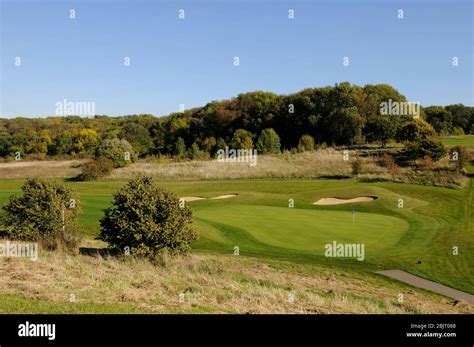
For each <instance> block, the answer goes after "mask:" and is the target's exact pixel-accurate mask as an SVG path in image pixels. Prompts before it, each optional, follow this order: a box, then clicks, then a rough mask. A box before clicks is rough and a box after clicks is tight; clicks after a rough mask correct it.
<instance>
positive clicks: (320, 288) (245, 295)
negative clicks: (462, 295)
mask: <svg viewBox="0 0 474 347" xmlns="http://www.w3.org/2000/svg"><path fill="white" fill-rule="evenodd" d="M0 276H1V277H2V278H3V279H4V280H3V281H0V292H1V293H6V294H21V295H23V296H25V297H27V298H32V299H38V300H42V301H47V302H58V303H63V302H68V301H69V299H70V297H71V295H74V296H75V299H76V302H77V303H92V304H101V303H108V304H113V303H118V302H122V303H123V302H126V303H129V304H132V305H134V307H137V308H138V309H140V310H142V311H143V312H156V313H169V312H175V313H177V312H182V313H186V312H188V313H191V312H213V313H224V312H231V313H245V312H252V313H460V312H462V313H474V307H473V306H472V305H469V304H467V303H458V304H457V305H453V304H452V300H450V299H448V298H444V297H441V296H437V295H432V294H428V293H426V292H424V291H421V290H416V289H410V287H407V286H404V285H399V284H396V283H394V282H391V281H388V280H386V279H384V278H382V277H378V276H376V275H369V276H368V275H363V274H357V273H351V274H350V275H348V274H347V273H344V272H340V271H333V270H331V269H329V268H322V267H319V266H318V267H316V266H311V267H310V266H305V265H296V264H291V263H286V262H282V261H278V262H277V261H272V262H269V263H266V262H262V261H260V260H255V259H252V258H246V257H243V256H222V255H221V256H213V255H193V256H190V257H187V258H174V259H168V260H167V261H166V262H165V265H162V266H157V265H152V264H151V263H149V262H146V261H143V260H128V261H127V260H119V259H116V258H102V257H98V256H85V255H80V256H68V255H65V254H61V253H49V252H43V253H41V254H40V257H39V259H38V261H36V262H32V261H30V260H28V259H19V258H15V259H13V258H11V259H5V258H1V259H0ZM354 276H355V277H354ZM400 293H403V295H404V303H403V304H400V303H398V301H397V298H398V295H399V294H400Z"/></svg>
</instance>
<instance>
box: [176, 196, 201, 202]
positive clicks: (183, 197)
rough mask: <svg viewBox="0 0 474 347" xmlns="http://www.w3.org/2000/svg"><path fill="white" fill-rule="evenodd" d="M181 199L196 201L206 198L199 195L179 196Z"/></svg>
mask: <svg viewBox="0 0 474 347" xmlns="http://www.w3.org/2000/svg"><path fill="white" fill-rule="evenodd" d="M180 199H181V200H183V201H186V202H190V201H197V200H206V198H200V197H199V196H182V197H180Z"/></svg>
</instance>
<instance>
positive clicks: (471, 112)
mask: <svg viewBox="0 0 474 347" xmlns="http://www.w3.org/2000/svg"><path fill="white" fill-rule="evenodd" d="M445 109H446V111H448V112H449V113H451V116H452V124H453V127H459V128H462V129H463V131H464V133H466V134H469V133H474V107H469V106H464V105H463V104H456V105H448V106H446V107H445Z"/></svg>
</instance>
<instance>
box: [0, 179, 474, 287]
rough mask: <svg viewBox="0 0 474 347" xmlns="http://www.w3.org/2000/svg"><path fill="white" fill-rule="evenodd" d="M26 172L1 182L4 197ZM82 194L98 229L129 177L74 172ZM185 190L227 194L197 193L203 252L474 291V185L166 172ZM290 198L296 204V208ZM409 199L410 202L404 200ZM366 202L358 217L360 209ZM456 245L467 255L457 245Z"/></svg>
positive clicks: (93, 229) (83, 220)
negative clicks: (340, 246) (333, 251)
mask: <svg viewBox="0 0 474 347" xmlns="http://www.w3.org/2000/svg"><path fill="white" fill-rule="evenodd" d="M22 182H23V181H14V180H5V181H1V182H0V204H3V203H4V202H5V201H6V199H7V197H8V196H9V195H10V194H11V193H14V192H18V191H19V187H20V186H21V184H22ZM66 184H68V185H70V186H72V187H74V188H75V189H76V190H77V191H78V193H79V194H80V199H81V205H82V210H83V215H82V216H81V217H80V218H79V221H80V224H81V226H82V231H81V232H82V233H83V235H84V236H85V237H86V238H93V237H95V236H96V235H97V233H98V231H99V219H100V218H101V216H102V215H103V211H102V210H103V209H104V208H106V207H107V206H108V205H109V204H110V202H111V200H112V194H113V192H115V191H116V190H118V189H119V188H120V187H121V186H123V185H124V184H125V182H123V181H104V182H82V183H80V182H67V183H66ZM158 184H160V185H161V186H163V187H165V188H167V189H169V190H172V191H174V192H175V193H176V194H178V195H180V196H203V197H214V196H218V195H224V194H238V196H237V197H234V198H230V199H225V200H201V201H195V202H190V203H188V204H189V206H191V207H192V209H193V211H194V216H195V228H196V229H197V230H198V231H199V233H200V238H199V240H198V241H196V242H195V243H194V244H193V249H194V250H195V251H197V252H212V253H225V254H232V253H233V252H234V247H235V246H237V247H239V251H240V253H241V254H242V255H249V256H255V257H261V258H282V259H288V260H291V261H295V262H304V263H310V264H316V263H324V264H327V265H334V266H337V267H338V268H340V267H346V268H347V269H349V270H350V269H355V268H357V269H358V270H363V271H373V270H374V269H380V268H384V269H391V268H399V269H403V270H406V271H410V272H412V273H414V274H417V275H420V276H422V277H425V278H429V279H432V280H435V281H438V282H441V283H443V284H446V285H449V286H452V287H455V288H458V289H461V290H465V291H469V292H471V293H474V281H473V279H474V257H473V254H474V238H473V237H472V235H473V232H474V227H473V225H472V222H471V220H472V218H471V214H472V211H473V210H474V201H473V199H472V198H471V190H470V188H465V189H448V188H441V187H430V186H421V185H411V184H400V183H385V182H384V183H361V182H357V181H355V180H302V179H299V180H277V179H265V180H263V179H262V180H223V181H186V182H175V181H173V182H169V181H163V182H158ZM357 196H377V197H378V199H377V200H375V201H372V202H365V203H355V204H344V205H334V206H316V205H313V204H312V203H313V202H315V201H317V200H319V199H320V198H323V197H341V198H351V197H357ZM289 199H292V200H294V204H295V207H294V208H289V207H288V202H289ZM400 199H402V200H403V208H399V202H400ZM353 208H354V209H355V210H356V214H355V224H354V226H353V224H352V212H351V211H352V209H353ZM332 241H336V242H338V243H363V244H365V252H366V255H365V258H366V259H365V260H364V261H357V260H355V259H350V260H348V259H340V258H326V257H325V256H324V245H325V244H326V243H331V242H332ZM454 246H457V247H458V248H459V255H453V254H452V249H453V247H454Z"/></svg>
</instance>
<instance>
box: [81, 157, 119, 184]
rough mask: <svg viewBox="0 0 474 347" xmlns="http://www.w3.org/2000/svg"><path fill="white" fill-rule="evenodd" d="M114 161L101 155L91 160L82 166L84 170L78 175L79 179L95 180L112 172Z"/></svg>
mask: <svg viewBox="0 0 474 347" xmlns="http://www.w3.org/2000/svg"><path fill="white" fill-rule="evenodd" d="M113 168H114V163H113V162H112V160H110V159H108V158H105V157H100V158H97V159H95V160H91V161H89V162H87V163H85V164H84V165H83V166H82V172H81V174H80V175H79V176H77V180H78V181H94V180H97V179H100V178H103V177H105V176H107V175H108V174H109V173H110V172H112V170H113Z"/></svg>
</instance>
